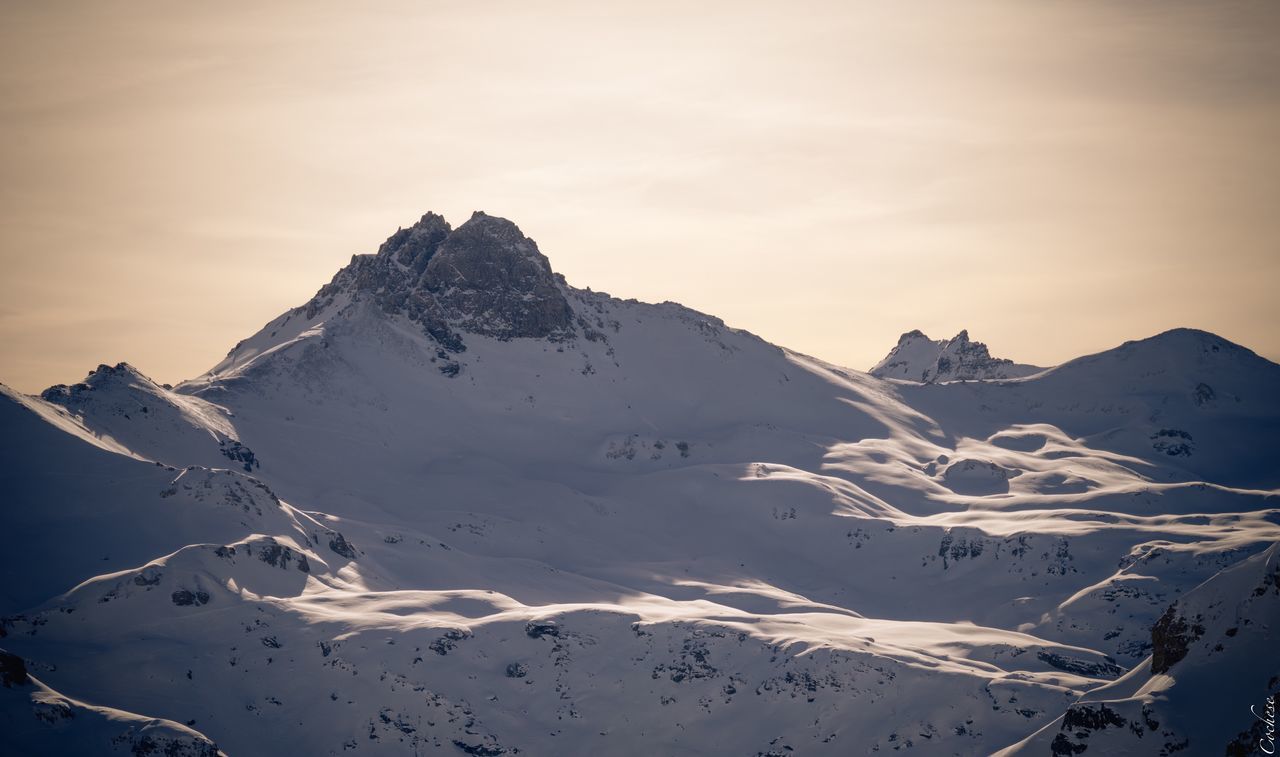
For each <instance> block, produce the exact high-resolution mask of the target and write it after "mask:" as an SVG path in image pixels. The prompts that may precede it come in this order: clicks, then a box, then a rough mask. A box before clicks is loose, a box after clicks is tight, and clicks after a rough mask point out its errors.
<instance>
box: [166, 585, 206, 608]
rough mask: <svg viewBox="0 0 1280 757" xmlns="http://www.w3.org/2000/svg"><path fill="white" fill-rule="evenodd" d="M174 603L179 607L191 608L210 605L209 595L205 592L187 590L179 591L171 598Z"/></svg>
mask: <svg viewBox="0 0 1280 757" xmlns="http://www.w3.org/2000/svg"><path fill="white" fill-rule="evenodd" d="M171 598H172V599H173V603H174V604H175V605H177V606H179V607H190V606H192V605H194V606H196V607H199V606H200V605H203V604H208V603H209V599H210V597H209V593H208V592H205V591H188V590H187V589H178V590H177V591H175V592H174V593H173V595H172V597H171Z"/></svg>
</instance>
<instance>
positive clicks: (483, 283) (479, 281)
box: [304, 211, 573, 352]
mask: <svg viewBox="0 0 1280 757" xmlns="http://www.w3.org/2000/svg"><path fill="white" fill-rule="evenodd" d="M342 294H345V295H347V296H349V297H350V298H351V300H352V301H368V300H372V301H373V302H375V303H376V304H377V305H378V306H379V307H380V308H381V309H382V310H383V311H384V312H386V313H388V314H402V315H405V316H407V317H408V318H409V319H410V320H413V321H416V322H418V323H420V324H421V325H422V326H423V329H424V331H425V332H426V333H427V334H428V335H429V336H431V337H432V338H433V339H435V340H436V341H437V342H438V343H439V344H440V346H441V347H442V348H443V349H445V350H447V351H449V352H461V351H463V350H465V349H466V347H465V337H464V335H465V334H466V333H471V334H479V335H484V336H489V337H495V338H498V339H516V338H538V339H542V338H553V339H554V338H560V337H563V336H566V335H568V334H569V333H571V332H572V328H573V325H572V324H573V309H572V308H571V307H570V306H569V303H568V300H567V299H566V297H565V291H564V287H563V285H562V279H560V278H559V277H557V276H556V274H555V273H554V272H553V271H552V269H551V263H550V262H549V261H548V260H547V258H546V256H545V255H543V254H542V253H541V251H539V250H538V245H537V243H535V242H534V241H533V240H532V239H529V238H528V237H526V236H525V235H524V233H523V232H521V231H520V228H519V227H518V226H516V225H515V224H514V223H512V222H511V221H508V220H507V219H505V218H500V217H498V216H492V215H489V214H487V213H484V212H483V211H476V212H475V213H473V214H472V216H471V218H470V219H469V220H468V221H467V222H466V223H464V224H462V225H461V226H459V227H458V228H456V229H454V228H452V227H451V226H450V225H449V223H448V221H446V220H445V219H444V217H443V216H440V215H438V214H436V213H426V214H424V215H423V216H422V218H421V219H419V220H418V222H417V223H415V224H413V225H412V226H410V227H408V228H401V229H397V230H396V232H395V233H394V234H392V235H391V236H390V237H388V238H387V240H386V241H385V242H383V243H382V245H381V246H380V247H379V248H378V252H377V253H376V254H374V255H357V256H355V257H353V258H352V259H351V263H350V265H348V266H347V267H346V268H343V269H342V270H341V271H339V272H338V274H337V275H336V276H334V278H333V280H332V281H331V282H329V284H327V285H325V286H324V287H323V288H321V290H320V291H319V292H318V293H317V294H316V296H315V297H314V298H312V300H311V302H309V303H307V305H306V306H304V310H305V313H306V317H307V318H313V317H315V316H316V315H317V314H318V313H319V312H320V311H321V310H323V309H324V308H326V307H328V306H329V305H330V304H332V303H333V302H334V301H335V300H336V298H337V297H338V296H339V295H342Z"/></svg>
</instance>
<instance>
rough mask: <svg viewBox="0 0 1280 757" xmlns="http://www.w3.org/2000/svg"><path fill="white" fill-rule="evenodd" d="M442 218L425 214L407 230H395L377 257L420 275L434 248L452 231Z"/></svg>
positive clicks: (428, 213) (433, 252) (432, 214)
mask: <svg viewBox="0 0 1280 757" xmlns="http://www.w3.org/2000/svg"><path fill="white" fill-rule="evenodd" d="M452 230H453V229H452V227H451V226H449V222H448V221H446V220H444V216H441V215H438V214H436V213H431V212H427V213H425V214H423V216H422V218H421V219H419V220H418V222H417V223H415V224H414V225H412V226H410V227H409V228H407V229H396V233H394V234H392V235H391V236H390V237H387V241H385V242H383V243H382V246H381V247H379V248H378V257H388V258H391V259H393V260H395V261H396V262H397V263H399V264H400V265H402V266H407V267H409V268H412V269H413V270H415V271H417V272H418V273H422V272H423V271H424V270H426V268H427V263H428V262H430V260H431V256H432V255H434V254H435V252H436V248H438V247H439V246H440V243H441V242H443V241H444V240H445V237H447V236H449V232H450V231H452Z"/></svg>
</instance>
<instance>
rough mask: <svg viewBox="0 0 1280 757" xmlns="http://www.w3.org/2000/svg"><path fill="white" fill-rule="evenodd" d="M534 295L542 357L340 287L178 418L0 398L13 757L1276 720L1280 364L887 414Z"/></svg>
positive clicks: (966, 742) (893, 743) (1223, 352)
mask: <svg viewBox="0 0 1280 757" xmlns="http://www.w3.org/2000/svg"><path fill="white" fill-rule="evenodd" d="M560 286H562V287H563V292H564V294H565V296H566V298H567V300H568V302H569V304H570V306H571V307H572V309H573V312H574V314H575V317H576V319H577V321H576V325H575V327H574V332H573V334H571V335H568V336H557V337H554V338H549V339H530V338H516V339H511V340H507V341H503V340H499V339H494V338H489V337H484V336H480V335H477V334H472V333H464V334H463V335H462V336H463V340H464V341H465V346H466V348H465V350H464V351H460V352H453V351H445V350H443V349H442V348H441V344H439V343H437V341H436V340H435V339H434V338H433V337H432V336H430V335H428V333H426V332H425V331H424V329H423V327H422V325H421V324H420V323H419V322H416V321H413V320H410V319H409V318H408V317H406V316H405V315H403V314H400V313H396V312H389V311H388V310H387V308H386V307H384V306H383V305H382V304H381V303H379V302H376V301H375V300H374V299H373V298H372V297H370V296H368V295H367V293H362V292H360V291H358V290H354V289H353V290H351V291H342V292H339V293H338V294H337V295H336V296H332V297H326V299H325V301H324V302H323V303H315V304H316V307H311V308H308V307H306V306H303V307H300V308H296V309H294V310H290V311H288V312H287V313H285V314H283V315H281V316H280V317H279V318H277V319H275V320H273V321H272V322H271V323H269V324H267V326H265V327H264V328H263V329H262V331H260V332H259V333H258V334H255V335H253V336H251V337H250V338H248V339H247V340H245V341H244V342H242V343H240V344H239V345H237V346H236V348H235V349H234V350H232V352H231V353H230V354H229V355H228V356H227V358H226V359H225V360H223V361H222V362H221V363H219V364H218V365H217V366H215V367H214V368H213V369H212V370H211V371H210V372H208V373H207V374H205V375H203V376H200V377H198V378H195V379H193V380H191V381H188V382H185V383H183V384H181V385H179V386H178V387H176V388H174V389H169V388H166V387H162V386H159V385H157V384H155V383H154V382H152V381H150V380H149V379H147V378H146V377H145V376H142V375H141V374H139V373H138V372H137V371H136V370H134V369H132V368H131V367H129V366H128V365H127V364H120V365H117V366H115V367H114V368H112V367H108V366H102V367H100V368H99V369H98V370H96V371H95V372H94V373H93V374H91V375H90V377H89V378H88V379H87V380H86V381H85V382H83V383H82V384H80V385H73V386H71V387H55V388H53V389H51V390H49V391H46V392H45V393H44V395H43V396H42V397H31V396H25V395H21V394H18V393H16V392H14V391H12V390H9V389H7V388H6V389H4V390H3V392H2V393H0V418H2V419H3V429H4V435H3V439H4V441H3V455H2V457H0V459H2V460H3V464H2V465H0V491H3V492H4V495H5V496H4V504H3V508H4V526H5V529H4V530H5V532H6V534H8V536H9V538H8V539H6V540H5V541H6V544H5V548H4V550H3V551H0V567H2V568H3V572H4V575H5V576H7V577H9V580H7V581H5V582H4V584H3V587H2V588H0V614H2V615H3V616H4V618H3V620H2V621H0V647H3V649H4V650H6V651H7V652H8V653H10V654H12V655H16V656H17V657H18V658H21V660H23V662H24V664H25V666H26V669H27V671H28V673H29V674H30V677H29V679H28V680H27V681H26V682H25V683H21V684H18V683H13V684H12V685H6V686H5V689H4V690H3V691H0V696H2V697H3V699H0V701H3V706H2V707H0V723H4V724H5V726H4V730H5V731H6V734H8V735H3V736H0V747H10V751H15V753H48V754H57V753H65V754H83V753H102V754H111V753H122V754H129V753H133V754H146V753H149V752H147V751H145V750H146V749H152V750H154V751H157V752H159V753H167V752H163V751H161V750H162V749H165V748H167V749H170V750H171V751H172V753H175V754H215V753H216V752H217V750H222V751H224V752H225V753H226V754H230V755H271V754H282V753H284V754H314V755H326V754H334V755H336V754H427V753H431V754H435V753H439V754H456V755H463V754H472V755H489V756H490V757H492V756H494V755H506V754H525V755H656V754H661V755H721V754H724V755H773V756H775V757H778V756H781V755H791V754H800V755H809V754H815V755H824V754H829V755H849V754H870V753H890V752H898V753H910V754H925V755H934V754H938V755H953V754H963V755H970V754H972V755H979V754H990V753H993V752H996V751H999V750H1002V749H1007V750H1008V753H1010V754H1014V753H1016V754H1045V753H1053V754H1082V753H1083V754H1090V755H1092V754H1166V753H1172V751H1176V750H1179V749H1181V750H1189V751H1187V752H1186V753H1189V754H1220V753H1223V751H1224V750H1225V749H1226V746H1227V744H1228V743H1230V742H1232V741H1233V740H1238V739H1240V738H1242V735H1243V737H1248V736H1249V729H1250V728H1252V727H1253V718H1252V715H1251V714H1250V712H1249V704H1253V703H1262V702H1263V701H1264V700H1265V697H1266V696H1267V695H1268V694H1269V693H1271V694H1274V693H1275V692H1276V689H1277V683H1278V682H1280V657H1277V656H1276V655H1275V654H1274V652H1273V651H1272V650H1273V649H1274V648H1275V641H1276V629H1277V623H1278V622H1280V616H1278V615H1277V612H1278V611H1280V572H1277V570H1278V568H1277V564H1278V561H1280V558H1278V557H1277V552H1276V549H1277V547H1276V546H1275V544H1276V541H1277V537H1278V536H1280V508H1278V505H1280V499H1278V496H1280V489H1277V487H1278V486H1280V465H1278V464H1277V463H1278V462H1280V455H1278V454H1277V449H1280V446H1277V445H1280V435H1278V433H1277V432H1280V393H1278V392H1277V390H1280V366H1277V365H1275V364H1273V363H1270V362H1269V361H1266V360H1264V359H1263V358H1260V357H1258V356H1257V355H1255V354H1254V353H1252V352H1250V351H1248V350H1247V349H1245V348H1243V347H1240V346H1238V345H1234V344H1231V343H1230V342H1227V341H1226V340H1223V339H1221V338H1219V337H1216V336H1214V335H1211V334H1207V333H1204V332H1199V331H1193V330H1177V331H1173V332H1168V333H1165V334H1161V335H1158V336H1155V337H1152V338H1150V339H1145V340H1141V341H1138V342H1130V343H1126V344H1125V345H1123V346H1121V347H1119V348H1116V349H1114V350H1109V351H1107V352H1103V353H1100V354H1098V355H1093V356H1089V357H1085V358H1080V359H1078V360H1074V361H1071V362H1069V363H1066V364H1064V365H1062V366H1058V367H1056V368H1052V369H1048V370H1043V369H1038V368H1031V367H1029V366H1018V365H1015V364H1012V363H1007V361H1006V362H1000V361H991V362H990V363H988V364H987V365H986V367H985V368H983V370H982V371H979V372H978V373H970V374H963V373H956V372H954V371H952V372H950V373H945V372H939V371H937V370H936V369H937V368H938V366H939V364H940V363H939V354H943V353H946V344H945V343H943V347H942V349H941V352H936V351H934V347H936V346H937V345H938V344H939V343H935V342H928V340H927V338H925V337H923V335H921V337H922V338H923V340H924V342H928V344H924V345H923V346H922V344H923V343H922V342H920V340H917V339H914V338H912V339H907V338H906V336H910V335H906V336H904V340H905V342H900V344H899V347H898V349H897V350H896V352H897V353H898V355H897V358H895V359H896V360H898V361H900V362H903V363H904V364H905V365H907V366H908V368H907V369H905V372H903V371H900V370H898V369H897V368H895V369H894V370H893V371H889V372H887V373H886V372H885V371H880V370H877V371H876V372H878V373H881V374H882V375H885V376H887V377H888V378H891V379H894V380H887V379H886V378H881V377H879V376H876V375H871V374H867V373H862V372H859V371H855V370H850V369H845V368H841V367H838V366H834V365H831V364H828V363H825V362H822V361H820V360H817V359H815V358H812V357H808V356H805V355H801V354H798V353H794V352H791V351H788V350H786V349H782V348H779V347H776V346H774V345H771V344H768V343H766V342H764V341H762V340H761V339H759V338H757V337H755V336H753V335H751V334H748V333H745V332H742V331H739V330H735V329H732V328H729V327H726V326H725V325H724V324H723V323H722V322H720V321H719V320H718V319H715V318H713V317H710V316H707V315H704V314H701V313H697V312H694V311H692V310H689V309H687V308H684V307H681V306H679V305H675V304H671V303H663V304H659V305H651V304H643V303H638V302H634V301H621V300H618V299H615V298H612V297H609V296H607V295H604V294H600V293H595V292H591V291H589V290H577V289H573V288H570V287H568V286H567V285H563V284H561V285H560ZM962 336H964V340H963V341H964V342H965V343H966V344H971V343H968V338H967V335H965V334H962ZM952 341H954V340H952ZM904 343H905V347H904ZM929 345H933V346H929ZM926 347H927V349H926ZM953 352H954V350H953ZM962 352H964V355H966V356H970V357H971V356H972V355H973V354H974V353H973V352H972V351H968V352H965V351H964V350H962ZM981 352H982V353H983V354H985V352H986V350H985V347H983V348H982V350H981ZM930 355H932V357H930ZM890 358H894V355H893V354H891V355H890ZM966 359H967V358H966ZM930 360H931V361H932V363H931V365H932V366H933V370H935V373H934V374H933V375H931V376H930V375H923V376H922V375H921V374H920V373H918V372H916V371H917V369H918V368H921V366H924V367H925V368H926V369H928V364H930ZM886 361H889V362H893V361H891V360H890V359H889V358H886ZM957 362H959V361H957ZM953 365H954V363H953ZM967 365H969V367H971V368H973V367H974V366H977V367H978V368H982V366H978V365H977V364H976V363H973V362H972V361H970V362H969V363H967ZM451 366H456V370H454V369H453V368H452V367H451ZM884 366H885V363H882V364H881V366H877V369H880V368H883V367H884ZM442 368H445V369H446V370H443V371H442V370H441V369H442ZM926 373H927V370H926ZM898 374H901V375H898ZM908 374H910V375H908ZM898 379H906V380H898ZM960 379H968V380H965V381H961V380H960ZM1170 608H1173V609H1170ZM1165 616H1168V617H1165ZM1179 622H1181V625H1179ZM1158 623H1162V624H1163V627H1164V628H1165V629H1166V630H1168V629H1172V630H1173V631H1178V629H1182V630H1183V631H1185V632H1178V633H1172V634H1169V633H1165V635H1164V637H1161V638H1160V639H1158V640H1159V641H1161V642H1162V643H1161V644H1157V645H1156V647H1155V648H1154V649H1153V627H1154V626H1157V625H1158ZM1197 629H1198V630H1197ZM1157 636H1159V634H1157ZM1169 636H1174V637H1177V639H1175V640H1174V641H1172V642H1170V641H1169V640H1168V637H1169ZM1178 639H1186V640H1189V641H1187V642H1186V644H1182V645H1180V643H1179V642H1178ZM1181 646H1185V647H1186V649H1185V650H1181V651H1182V656H1181V657H1179V658H1178V659H1177V660H1176V661H1174V662H1172V664H1171V665H1170V666H1169V667H1168V668H1167V669H1166V670H1164V671H1163V672H1161V673H1158V674H1153V673H1152V670H1153V666H1152V660H1153V652H1154V653H1155V654H1156V655H1157V656H1158V657H1159V658H1160V659H1161V661H1162V662H1165V661H1168V660H1169V659H1170V658H1172V657H1177V656H1178V650H1180V649H1181ZM1170 650H1172V651H1170ZM72 697H74V699H73V698H72ZM1101 703H1108V704H1107V705H1106V706H1107V708H1109V711H1110V713H1111V714H1107V713H1103V712H1101V710H1100V709H1099V708H1100V707H1101V706H1102V704H1101ZM1121 720H1122V721H1123V725H1121V724H1119V721H1121ZM180 724H185V725H180ZM1152 724H1155V725H1152ZM1095 726H1096V727H1095ZM146 734H149V736H147V737H146V738H144V735H146ZM148 739H149V740H148ZM1246 741H1247V738H1246ZM215 743H216V746H214V744H215ZM1241 743H1244V742H1241ZM1081 746H1083V747H1084V749H1080V747H1081ZM183 750H185V751H183ZM1063 750H1068V751H1063ZM1162 750H1163V751H1162ZM0 751H4V749H3V748H0Z"/></svg>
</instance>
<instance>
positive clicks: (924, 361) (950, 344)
mask: <svg viewBox="0 0 1280 757" xmlns="http://www.w3.org/2000/svg"><path fill="white" fill-rule="evenodd" d="M1041 370H1043V369H1042V368H1038V367H1036V366H1034V365H1022V364H1018V363H1014V362H1013V361H1012V360H1005V359H1003V358H993V357H991V352H990V351H989V350H988V349H987V345H985V344H983V343H982V342H974V341H970V340H969V331H968V330H967V329H963V330H961V331H960V333H959V334H956V335H955V336H954V337H952V338H951V339H939V340H933V339H930V338H929V337H928V336H926V335H925V333H924V332H923V331H920V330H919V329H913V330H911V331H908V332H906V333H905V334H903V335H902V336H900V337H898V344H897V345H896V346H895V347H894V348H893V349H892V350H890V351H889V354H888V355H886V356H885V358H884V359H883V360H881V361H880V362H879V363H876V364H875V366H873V367H872V368H871V371H870V373H871V374H872V375H873V376H878V377H880V378H895V379H903V380H907V381H919V382H921V383H926V384H931V383H937V382H942V381H961V380H964V381H973V380H983V379H1004V378H1017V377H1019V376H1029V375H1031V374H1033V373H1038V372H1040V371H1041Z"/></svg>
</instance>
